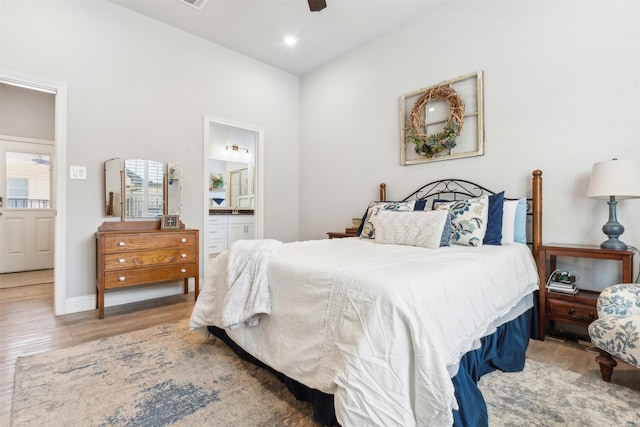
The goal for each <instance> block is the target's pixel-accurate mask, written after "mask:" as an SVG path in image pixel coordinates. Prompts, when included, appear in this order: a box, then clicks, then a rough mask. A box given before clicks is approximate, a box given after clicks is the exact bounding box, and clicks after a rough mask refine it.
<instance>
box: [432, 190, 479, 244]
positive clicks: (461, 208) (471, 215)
mask: <svg viewBox="0 0 640 427" xmlns="http://www.w3.org/2000/svg"><path fill="white" fill-rule="evenodd" d="M442 209H448V210H449V212H450V213H451V215H452V216H453V218H452V220H451V229H452V230H451V243H452V244H454V245H462V246H482V241H483V240H484V236H485V234H486V232H487V219H488V216H489V197H488V196H482V197H476V198H473V199H467V200H456V201H453V202H446V203H440V204H439V205H438V206H436V210H442Z"/></svg>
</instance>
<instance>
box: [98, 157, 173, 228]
mask: <svg viewBox="0 0 640 427" xmlns="http://www.w3.org/2000/svg"><path fill="white" fill-rule="evenodd" d="M104 171H105V180H104V182H105V206H106V209H105V215H106V216H119V217H120V218H121V219H122V220H123V221H124V220H125V219H150V218H153V219H156V218H159V217H161V216H162V215H167V214H171V215H180V214H182V169H181V168H179V167H177V166H176V165H174V164H173V163H169V164H168V165H167V173H165V169H164V164H163V163H161V162H158V161H155V160H146V159H127V160H125V161H124V164H123V163H122V161H121V159H119V158H115V159H110V160H107V161H106V162H105V165H104Z"/></svg>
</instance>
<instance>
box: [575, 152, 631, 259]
mask: <svg viewBox="0 0 640 427" xmlns="http://www.w3.org/2000/svg"><path fill="white" fill-rule="evenodd" d="M587 197H590V198H593V199H605V200H606V199H609V202H607V203H608V204H609V221H607V223H606V224H605V225H603V226H602V232H603V233H604V234H606V235H607V236H608V237H609V239H608V240H605V241H604V242H602V244H601V245H600V247H601V248H602V249H613V250H627V245H626V244H625V243H624V242H622V241H620V240H619V239H618V237H619V236H620V235H621V234H622V233H624V227H623V226H622V224H620V223H619V222H618V219H617V218H616V205H617V204H618V202H617V201H616V198H618V199H633V198H637V197H640V165H638V162H635V161H632V160H618V159H613V160H607V161H604V162H599V163H595V164H594V165H593V169H592V170H591V179H590V180H589V188H588V189H587Z"/></svg>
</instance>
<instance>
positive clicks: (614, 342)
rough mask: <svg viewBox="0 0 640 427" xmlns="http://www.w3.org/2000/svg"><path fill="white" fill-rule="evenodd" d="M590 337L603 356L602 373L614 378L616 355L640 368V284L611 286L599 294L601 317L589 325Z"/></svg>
mask: <svg viewBox="0 0 640 427" xmlns="http://www.w3.org/2000/svg"><path fill="white" fill-rule="evenodd" d="M589 336H590V337H591V342H592V343H593V345H595V346H596V347H598V350H599V351H600V355H599V356H598V357H596V361H597V362H598V363H599V364H600V373H601V374H602V379H603V380H604V381H611V374H612V373H613V368H614V367H615V366H616V365H617V363H616V361H615V360H614V359H613V357H611V356H614V357H616V358H618V359H620V360H622V361H624V362H627V363H629V364H630V365H633V366H635V367H636V368H640V285H638V284H633V283H628V284H620V285H611V286H609V287H607V288H605V289H604V291H602V293H601V294H600V296H599V297H598V319H597V320H595V321H594V322H592V323H591V324H590V325H589Z"/></svg>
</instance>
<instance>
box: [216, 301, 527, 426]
mask: <svg viewBox="0 0 640 427" xmlns="http://www.w3.org/2000/svg"><path fill="white" fill-rule="evenodd" d="M535 302H537V298H534V307H533V308H531V309H529V310H528V311H526V312H525V313H524V314H522V315H520V316H519V317H517V318H516V319H514V320H512V321H511V322H508V323H505V324H504V325H501V326H499V327H498V329H497V330H496V331H495V332H494V333H493V334H491V335H487V336H486V337H484V338H482V339H481V346H480V348H478V349H477V350H473V351H470V352H468V353H467V354H465V355H464V356H463V357H462V359H461V361H460V368H459V370H458V374H457V375H456V376H455V377H453V384H454V387H455V395H456V399H457V400H458V405H459V407H460V410H459V411H453V419H454V426H456V427H471V426H474V427H476V426H487V425H488V415H487V406H486V404H485V401H484V398H483V397H482V393H481V392H480V389H478V386H477V383H478V380H479V379H480V377H482V376H483V375H484V374H487V373H489V372H491V371H495V370H496V369H499V370H501V371H505V372H517V371H521V370H522V369H524V363H525V355H526V351H527V346H528V345H529V338H530V337H534V338H535V331H536V330H537V328H536V327H535V325H536V324H537V316H535V314H536V313H537V309H536V306H535ZM208 329H209V332H211V333H212V334H213V335H215V336H216V337H218V338H220V339H221V340H222V341H224V342H225V343H226V344H227V345H228V346H229V347H231V349H232V350H233V351H234V352H235V353H236V354H237V355H238V356H240V357H242V358H243V359H245V360H248V361H249V362H252V363H254V364H256V365H258V366H261V367H263V368H265V369H268V370H269V371H271V372H273V374H274V375H276V376H277V377H278V378H279V379H280V380H281V381H282V382H283V383H284V384H286V386H287V388H288V389H289V391H290V392H291V393H293V395H294V396H295V397H296V398H297V399H298V400H305V401H308V402H311V404H312V406H313V418H314V419H315V420H316V421H317V422H319V423H321V424H322V425H325V426H337V425H339V424H338V422H337V420H336V416H335V410H334V407H333V395H331V394H326V393H322V392H321V391H318V390H315V389H310V388H308V387H307V386H305V385H303V384H300V383H299V382H297V381H295V380H293V379H291V378H289V377H287V376H286V375H284V374H282V373H280V372H277V371H275V370H274V369H272V368H271V367H269V366H267V365H265V364H264V363H262V362H261V361H259V360H258V359H256V358H255V357H253V356H251V355H250V354H249V353H247V352H246V351H244V350H243V349H242V348H241V347H240V346H238V345H237V344H236V343H235V342H234V341H233V340H231V338H229V336H228V335H227V334H226V332H225V331H224V330H223V329H220V328H216V327H215V326H209V328H208Z"/></svg>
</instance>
